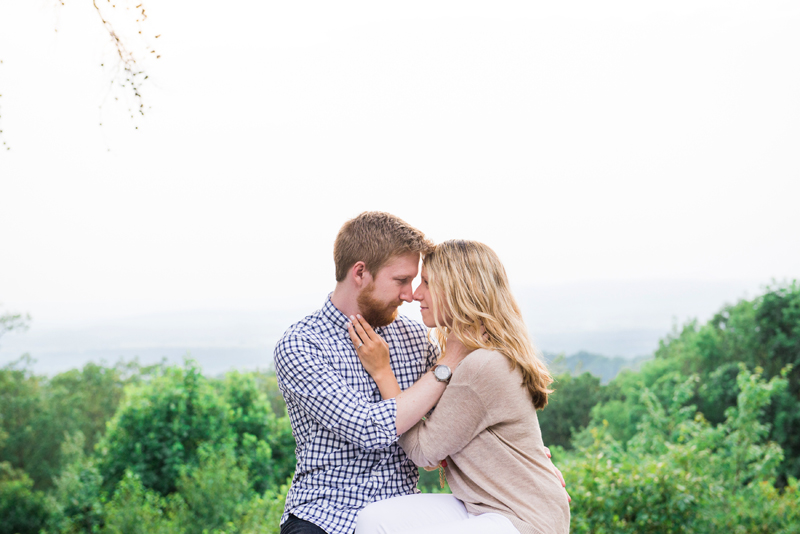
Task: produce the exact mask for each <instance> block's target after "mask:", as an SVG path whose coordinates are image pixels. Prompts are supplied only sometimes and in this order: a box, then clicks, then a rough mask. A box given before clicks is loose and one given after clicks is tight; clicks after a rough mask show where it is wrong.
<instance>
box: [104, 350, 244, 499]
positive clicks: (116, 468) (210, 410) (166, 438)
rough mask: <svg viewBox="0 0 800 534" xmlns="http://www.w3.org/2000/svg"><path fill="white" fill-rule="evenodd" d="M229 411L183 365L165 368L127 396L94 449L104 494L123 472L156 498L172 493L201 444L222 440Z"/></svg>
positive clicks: (197, 372)
mask: <svg viewBox="0 0 800 534" xmlns="http://www.w3.org/2000/svg"><path fill="white" fill-rule="evenodd" d="M228 424H229V407H228V405H227V403H226V402H225V401H224V400H223V399H222V398H221V396H220V395H219V394H218V393H217V392H216V391H215V389H214V388H213V387H212V385H211V384H210V383H209V381H208V380H207V379H206V378H205V377H204V376H203V375H202V374H201V373H200V369H199V368H198V367H197V365H196V364H195V363H194V362H193V361H191V360H188V361H187V362H186V366H185V367H184V368H179V367H171V368H167V369H166V371H165V373H164V375H163V376H160V377H157V378H155V379H154V380H153V381H152V382H151V383H148V384H145V385H142V386H138V387H133V388H131V389H130V390H129V391H128V395H127V396H126V399H125V400H124V401H123V403H122V405H121V406H120V408H119V410H118V411H117V413H116V415H115V416H114V418H113V419H112V420H111V421H110V422H109V424H108V430H107V432H106V435H105V436H104V438H103V439H102V440H101V441H100V443H99V444H98V450H99V454H100V457H99V468H100V473H101V475H102V476H103V480H104V484H105V487H106V489H107V490H111V489H113V487H114V486H115V485H116V484H117V483H118V482H119V481H120V480H121V479H122V477H123V475H124V474H125V471H126V470H130V471H131V472H133V473H135V474H136V475H137V476H138V477H140V478H141V481H142V484H143V485H144V487H146V488H148V489H154V490H156V491H158V492H159V493H160V494H161V495H168V494H169V493H172V492H174V491H175V488H176V483H177V481H178V477H179V476H180V473H181V472H182V469H183V468H184V465H186V464H187V463H188V464H191V463H193V462H194V461H195V459H196V454H197V448H198V447H199V446H200V444H201V443H204V442H212V443H217V442H222V441H223V440H224V438H225V437H226V436H228V434H229V431H230V428H229V426H228Z"/></svg>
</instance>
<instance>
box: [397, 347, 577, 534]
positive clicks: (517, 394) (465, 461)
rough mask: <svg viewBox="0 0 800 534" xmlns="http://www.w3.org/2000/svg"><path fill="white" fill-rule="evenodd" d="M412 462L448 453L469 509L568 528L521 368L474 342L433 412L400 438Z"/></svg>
mask: <svg viewBox="0 0 800 534" xmlns="http://www.w3.org/2000/svg"><path fill="white" fill-rule="evenodd" d="M400 444H401V445H402V446H403V448H404V449H405V451H406V453H407V454H408V455H409V456H410V457H411V458H412V460H414V461H415V462H416V463H417V464H418V465H431V464H435V463H436V462H437V461H439V460H441V459H443V458H445V457H447V468H446V473H447V480H448V482H449V484H450V488H451V490H452V491H453V495H454V496H455V497H457V498H458V499H460V500H461V501H463V502H464V504H465V506H466V507H467V510H468V511H469V513H471V514H481V513H487V512H494V513H499V514H502V515H504V516H506V517H508V518H509V519H510V520H511V521H512V523H514V525H515V526H516V527H517V529H518V530H519V531H520V532H521V533H522V534H526V533H537V534H566V533H568V532H569V504H568V503H567V501H566V499H565V495H564V489H563V487H562V486H561V482H560V480H559V478H558V477H557V476H556V474H555V472H554V471H553V466H552V463H551V462H550V460H549V459H548V457H547V455H546V454H545V452H544V445H543V443H542V435H541V430H540V429H539V422H538V418H537V416H536V410H535V408H534V406H533V403H532V401H531V395H530V391H529V390H528V388H526V387H525V386H524V385H523V383H522V373H521V372H520V370H519V368H517V369H514V370H512V364H511V362H510V361H509V359H508V358H506V357H505V356H504V355H502V354H500V353H498V352H495V351H489V350H484V349H479V350H476V351H474V352H473V353H471V354H470V355H469V356H467V358H466V359H464V361H463V362H462V363H461V365H460V366H459V367H458V368H457V369H456V371H455V372H454V373H453V377H452V379H451V381H450V384H449V385H448V387H447V390H446V391H445V393H444V394H443V395H442V398H441V399H440V401H439V404H438V405H437V407H436V410H435V411H434V413H433V414H432V415H431V417H430V418H429V419H428V420H427V421H426V422H423V423H421V424H418V425H417V426H415V427H414V428H412V429H411V430H409V431H408V432H407V433H406V434H404V435H403V436H402V437H401V439H400Z"/></svg>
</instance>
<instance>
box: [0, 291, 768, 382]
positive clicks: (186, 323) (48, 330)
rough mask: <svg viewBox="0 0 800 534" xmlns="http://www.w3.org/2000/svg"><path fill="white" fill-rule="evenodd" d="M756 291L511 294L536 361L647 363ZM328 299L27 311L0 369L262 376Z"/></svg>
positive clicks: (414, 311) (0, 350)
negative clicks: (291, 333) (285, 337)
mask: <svg viewBox="0 0 800 534" xmlns="http://www.w3.org/2000/svg"><path fill="white" fill-rule="evenodd" d="M760 289H761V285H759V284H754V283H753V282H746V281H739V282H733V281H729V282H720V281H717V282H707V281H657V282H644V281H632V282H620V281H606V282H602V283H600V282H595V283H575V284H558V285H550V286H539V287H536V286H528V287H522V288H516V290H515V293H516V295H517V298H518V300H519V302H520V306H521V307H522V309H523V314H524V316H525V318H526V322H527V324H528V326H529V329H530V330H531V333H532V335H533V337H534V340H535V342H536V344H537V346H538V347H539V348H540V349H541V350H542V351H544V352H546V353H549V354H557V353H563V354H566V355H571V354H575V353H577V352H580V351H587V352H590V353H594V354H601V355H604V356H609V357H615V356H622V357H624V358H633V357H636V356H643V355H648V354H652V352H653V351H654V350H655V348H656V347H657V343H658V340H659V339H661V338H663V337H664V336H665V335H667V334H668V333H669V332H670V330H671V329H672V327H673V326H674V325H682V324H684V323H685V322H686V321H688V320H691V319H695V318H696V319H698V320H700V321H705V320H707V319H709V318H710V317H711V315H712V314H713V313H715V312H716V311H718V310H719V309H720V308H721V307H722V306H723V305H725V304H730V303H734V302H736V301H737V300H739V299H740V298H751V297H753V296H755V294H757V293H758V292H759V291H760ZM325 295H326V294H320V295H318V296H317V297H318V298H316V299H315V298H312V297H303V298H301V299H298V301H296V302H295V303H294V305H293V306H286V307H285V308H284V309H262V310H247V309H239V310H236V309H227V310H226V309H218V310H199V309H194V310H183V311H166V312H158V313H151V314H143V315H137V316H131V317H122V318H120V317H112V318H108V319H106V320H102V319H97V318H95V319H94V320H91V319H83V321H76V320H73V321H61V322H58V321H55V322H54V321H51V322H50V323H45V324H39V323H37V321H36V317H35V315H36V314H35V311H33V313H32V315H33V321H32V323H31V328H30V330H29V331H27V332H20V333H15V332H12V333H9V334H7V335H5V336H4V337H3V338H2V339H0V365H5V364H7V363H9V362H10V361H13V360H16V359H17V358H19V357H20V356H21V355H22V354H23V353H29V354H30V355H31V357H32V358H34V359H35V360H36V364H35V367H34V368H35V369H36V370H37V371H38V372H43V373H47V374H53V373H56V372H61V371H64V370H66V369H70V368H74V367H80V366H82V365H84V364H85V363H87V362H89V361H94V362H96V363H97V362H99V361H101V360H103V361H106V362H107V363H114V362H116V361H118V360H119V359H125V360H131V359H133V358H134V357H138V359H139V361H140V362H141V363H143V364H150V363H156V362H158V361H161V359H162V358H166V359H167V360H168V361H169V362H171V363H179V362H180V361H182V360H183V358H184V357H185V356H187V355H188V356H190V357H192V358H193V359H195V360H197V361H198V362H199V363H200V365H201V366H202V367H203V368H204V369H205V370H207V371H208V372H209V373H212V374H218V373H220V372H223V371H226V370H228V369H231V368H236V369H255V368H261V369H265V368H268V367H269V366H270V365H271V361H272V349H273V346H274V343H275V342H276V341H277V339H278V338H279V337H280V336H281V335H282V333H283V332H284V331H285V330H286V328H288V326H289V325H290V324H292V323H293V322H296V321H297V320H299V319H301V318H302V317H304V316H305V315H308V314H310V313H312V312H313V311H315V310H316V309H317V308H319V306H320V305H321V304H322V302H323V301H324V299H325ZM23 311H24V310H23ZM400 312H401V313H402V314H404V315H406V316H408V317H411V318H412V319H415V320H418V319H419V312H418V306H417V305H416V303H413V304H404V305H403V306H401V308H400Z"/></svg>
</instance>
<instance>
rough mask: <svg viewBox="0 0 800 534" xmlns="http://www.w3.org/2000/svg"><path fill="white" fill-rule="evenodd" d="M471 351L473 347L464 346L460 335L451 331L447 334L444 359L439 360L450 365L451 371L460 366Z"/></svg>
mask: <svg viewBox="0 0 800 534" xmlns="http://www.w3.org/2000/svg"><path fill="white" fill-rule="evenodd" d="M470 352H472V349H468V348H467V347H466V346H464V344H463V343H461V341H460V340H459V339H458V337H456V335H455V334H454V333H452V332H450V333H449V334H448V335H447V340H445V345H444V355H443V356H442V359H441V360H439V363H441V364H443V365H447V366H448V367H450V370H451V371H454V370H455V368H456V367H458V364H460V363H461V362H462V361H463V360H464V358H466V357H467V354H469V353H470Z"/></svg>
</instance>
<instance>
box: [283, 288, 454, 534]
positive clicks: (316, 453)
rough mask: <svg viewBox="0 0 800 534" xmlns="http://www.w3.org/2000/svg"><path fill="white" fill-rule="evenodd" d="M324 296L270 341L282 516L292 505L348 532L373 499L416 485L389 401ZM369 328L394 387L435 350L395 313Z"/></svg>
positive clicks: (334, 532) (416, 373)
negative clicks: (287, 441) (380, 342)
mask: <svg viewBox="0 0 800 534" xmlns="http://www.w3.org/2000/svg"><path fill="white" fill-rule="evenodd" d="M347 321H348V319H347V317H346V316H345V315H344V314H343V313H342V312H340V311H339V310H338V309H337V308H336V307H335V306H334V305H333V303H331V300H330V296H329V297H328V300H327V301H326V302H325V305H324V306H323V307H322V309H321V310H318V311H317V312H316V313H314V314H312V315H309V316H308V317H306V318H305V319H303V320H302V321H300V322H299V323H297V324H294V325H292V326H291V327H290V328H289V329H288V330H287V331H286V333H285V334H283V337H282V338H281V339H280V341H279V342H278V344H277V346H276V347H275V370H276V373H277V375H278V385H279V387H280V389H281V392H282V393H283V398H284V399H285V400H286V407H287V409H288V411H289V417H290V419H291V421H292V433H293V434H294V439H295V441H296V442H297V449H296V450H295V455H296V456H297V468H296V471H295V474H294V479H293V480H292V487H291V488H290V489H289V493H288V495H287V496H286V508H285V509H284V512H283V517H282V518H281V524H283V523H284V522H285V521H286V519H287V518H288V517H289V514H293V515H295V516H297V517H299V518H300V519H305V520H306V521H310V522H311V523H314V524H315V525H317V526H318V527H320V528H322V529H323V530H324V531H325V532H327V533H328V534H344V533H348V534H349V533H351V532H352V531H353V530H354V529H355V523H356V516H357V515H358V512H359V511H360V510H361V509H362V508H364V507H365V506H366V505H368V504H369V503H371V502H373V501H378V500H381V499H388V498H389V497H396V496H399V495H408V494H410V493H417V492H418V490H417V480H418V479H419V472H418V471H417V468H416V466H415V465H414V463H413V462H412V461H411V460H410V459H409V458H408V457H407V456H406V453H405V452H403V449H402V448H400V446H399V445H398V444H397V430H396V417H397V404H396V401H395V400H394V399H389V400H381V393H380V391H379V390H378V386H377V385H376V384H375V381H374V380H372V377H370V376H369V374H368V373H367V372H366V370H364V367H363V366H362V365H361V362H360V361H359V359H358V355H357V354H356V351H355V348H354V347H353V343H352V342H351V341H350V336H349V335H348V333H347ZM376 332H377V333H378V334H379V335H380V336H381V337H382V338H383V339H384V340H386V342H387V343H388V344H389V352H390V354H391V365H392V370H393V371H394V375H395V376H396V377H397V382H398V383H399V384H400V388H401V389H406V388H408V387H409V386H410V385H411V384H413V383H414V382H415V381H417V380H418V379H419V378H420V377H421V376H422V375H423V374H424V373H425V372H426V371H427V370H428V369H430V368H431V367H432V366H433V364H434V362H435V361H436V360H437V359H438V357H439V351H438V349H437V348H436V347H435V346H434V345H433V344H431V343H430V341H429V340H428V336H427V329H426V328H425V327H424V326H422V325H420V324H419V323H416V322H414V321H412V320H410V319H408V318H407V317H404V316H402V315H400V316H398V317H397V319H396V320H395V321H394V322H393V323H392V324H390V325H389V326H386V327H383V328H378V329H376Z"/></svg>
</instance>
